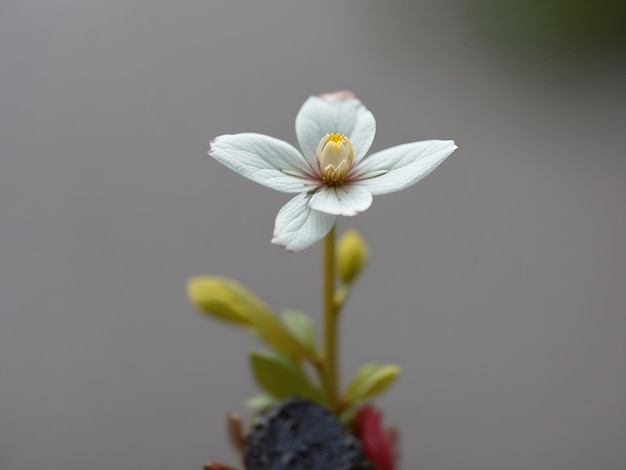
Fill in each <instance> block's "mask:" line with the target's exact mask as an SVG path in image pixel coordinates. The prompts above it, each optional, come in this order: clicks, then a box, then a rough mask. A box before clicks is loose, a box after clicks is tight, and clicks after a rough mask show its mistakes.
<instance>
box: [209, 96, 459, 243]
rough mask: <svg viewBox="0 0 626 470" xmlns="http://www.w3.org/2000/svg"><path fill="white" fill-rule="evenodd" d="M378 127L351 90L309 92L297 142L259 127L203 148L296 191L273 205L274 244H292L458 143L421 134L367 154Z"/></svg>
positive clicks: (395, 187)
mask: <svg viewBox="0 0 626 470" xmlns="http://www.w3.org/2000/svg"><path fill="white" fill-rule="evenodd" d="M375 133H376V121H375V120H374V116H373V115H372V113H371V112H369V111H368V110H367V108H366V107H365V106H363V104H362V103H361V102H360V101H359V100H358V99H356V97H355V96H354V94H353V93H351V92H348V91H340V92H336V93H329V94H325V95H321V96H311V97H310V98H309V99H308V100H307V101H306V102H305V103H304V105H302V108H301V109H300V112H299V113H298V116H297V117H296V135H297V137H298V143H299V144H300V148H301V149H302V153H300V152H299V151H298V150H297V149H296V148H294V147H293V146H292V145H290V144H288V143H287V142H284V141H282V140H279V139H275V138H274V137H269V136H266V135H262V134H255V133H244V134H232V135H221V136H219V137H217V138H216V139H215V140H214V141H213V142H212V143H211V149H210V150H209V155H211V156H212V157H213V158H215V159H216V160H217V161H219V162H221V163H223V164H224V165H226V166H227V167H228V168H230V169H231V170H234V171H236V172H237V173H239V174H241V175H243V176H245V177H246V178H249V179H251V180H252V181H256V182H257V183H260V184H262V185H265V186H268V187H270V188H273V189H275V190H277V191H282V192H285V193H299V194H298V195H297V196H295V197H294V198H293V199H291V200H290V201H289V202H288V203H287V204H286V205H285V206H283V208H282V209H281V210H280V211H279V212H278V215H277V217H276V223H275V227H274V238H273V239H272V243H275V244H277V245H282V246H284V247H285V248H286V249H288V250H291V251H297V250H302V249H304V248H307V247H309V246H310V245H312V244H313V243H315V242H317V241H318V240H321V239H322V238H323V237H324V236H325V235H326V234H327V233H328V232H329V231H330V229H331V228H332V227H333V225H334V224H335V220H336V218H337V216H338V215H346V216H354V215H357V214H358V213H359V212H363V211H364V210H366V209H367V208H368V207H369V206H370V205H371V204H372V195H376V194H386V193H392V192H394V191H399V190H401V189H404V188H407V187H409V186H411V185H412V184H414V183H416V182H417V181H419V180H420V179H422V178H423V177H424V176H426V175H427V174H428V173H430V172H431V171H432V170H434V169H435V168H436V167H437V166H438V165H439V164H440V163H441V162H442V161H443V160H445V158H446V157H447V156H448V155H450V154H451V153H452V152H453V151H454V150H455V149H456V148H457V147H456V145H454V142H453V141H451V140H426V141H423V142H413V143H410V144H403V145H398V146H396V147H391V148H389V149H386V150H382V151H380V152H376V153H374V154H372V155H369V156H367V157H366V156H365V154H366V153H367V151H368V150H369V148H370V146H371V145H372V141H373V140H374V134H375Z"/></svg>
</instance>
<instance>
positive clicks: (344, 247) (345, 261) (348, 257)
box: [337, 229, 369, 284]
mask: <svg viewBox="0 0 626 470" xmlns="http://www.w3.org/2000/svg"><path fill="white" fill-rule="evenodd" d="M368 257H369V248H368V246H367V244H366V243H365V240H363V237H361V235H360V234H359V232H357V231H356V230H354V229H350V230H347V231H346V232H344V234H343V235H342V236H341V238H340V239H339V242H338V243H337V269H338V271H339V278H340V279H341V281H342V282H343V283H345V284H350V283H351V282H353V281H354V280H355V279H356V278H357V276H358V275H359V273H360V272H361V270H362V269H363V268H364V267H365V264H366V263H367V258H368Z"/></svg>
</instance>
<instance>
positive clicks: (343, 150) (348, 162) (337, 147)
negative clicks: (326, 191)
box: [316, 134, 354, 185]
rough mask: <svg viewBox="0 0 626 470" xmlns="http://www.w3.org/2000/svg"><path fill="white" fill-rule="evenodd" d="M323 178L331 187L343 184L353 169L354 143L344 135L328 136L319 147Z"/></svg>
mask: <svg viewBox="0 0 626 470" xmlns="http://www.w3.org/2000/svg"><path fill="white" fill-rule="evenodd" d="M316 156H317V161H318V163H319V165H320V169H321V170H322V178H323V179H324V182H325V183H326V184H329V185H337V184H341V183H342V182H343V180H344V179H345V178H346V175H347V174H348V171H349V170H350V168H351V167H352V160H353V159H354V151H353V150H352V143H350V140H349V139H348V138H347V137H346V136H345V135H343V134H326V135H325V136H324V137H323V138H322V140H320V143H319V145H318V146H317V152H316Z"/></svg>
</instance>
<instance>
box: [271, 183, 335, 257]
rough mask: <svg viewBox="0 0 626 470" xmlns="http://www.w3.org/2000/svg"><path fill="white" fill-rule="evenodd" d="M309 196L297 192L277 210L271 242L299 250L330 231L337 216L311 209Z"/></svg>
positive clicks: (291, 249)
mask: <svg viewBox="0 0 626 470" xmlns="http://www.w3.org/2000/svg"><path fill="white" fill-rule="evenodd" d="M310 198H311V196H310V195H309V194H305V193H303V194H298V195H297V196H296V197H294V198H293V199H291V200H290V201H289V202H288V203H287V204H285V205H284V206H283V207H282V209H280V211H278V215H277V216H276V223H275V225H274V238H272V243H274V244H276V245H281V246H283V247H284V248H286V249H287V250H289V251H299V250H304V249H305V248H308V247H309V246H311V245H312V244H313V243H315V242H317V241H319V240H321V239H322V238H324V236H326V234H327V233H328V232H330V229H331V228H333V225H334V224H335V220H336V219H337V217H336V216H334V215H331V214H325V213H324V212H318V211H316V210H313V209H311V208H310V207H309V199H310Z"/></svg>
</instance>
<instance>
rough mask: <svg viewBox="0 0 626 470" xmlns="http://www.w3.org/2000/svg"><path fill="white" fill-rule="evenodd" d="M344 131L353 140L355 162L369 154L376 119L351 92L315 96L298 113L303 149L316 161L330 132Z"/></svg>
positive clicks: (297, 120)
mask: <svg viewBox="0 0 626 470" xmlns="http://www.w3.org/2000/svg"><path fill="white" fill-rule="evenodd" d="M333 133H338V134H343V135H345V136H346V137H347V138H348V139H350V141H351V143H352V148H353V150H354V163H356V162H358V161H359V160H360V159H361V158H363V157H364V156H365V154H366V153H367V151H368V150H369V148H370V146H371V145H372V141H373V140H374V135H375V134H376V120H375V119H374V116H373V115H372V113H371V112H370V111H368V110H367V108H366V107H365V106H364V105H363V103H361V101H359V100H358V99H356V98H355V97H354V95H353V94H352V93H349V92H345V91H343V92H336V93H328V94H325V95H322V96H311V97H310V98H309V99H308V100H306V101H305V103H304V104H303V105H302V108H300V112H299V113H298V116H297V117H296V135H297V136H298V143H299V144H300V148H301V149H302V153H304V156H305V157H306V159H307V160H308V161H309V163H311V165H316V164H317V162H316V159H315V151H316V150H317V146H318V144H319V143H320V140H322V137H324V136H325V135H326V134H333Z"/></svg>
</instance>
